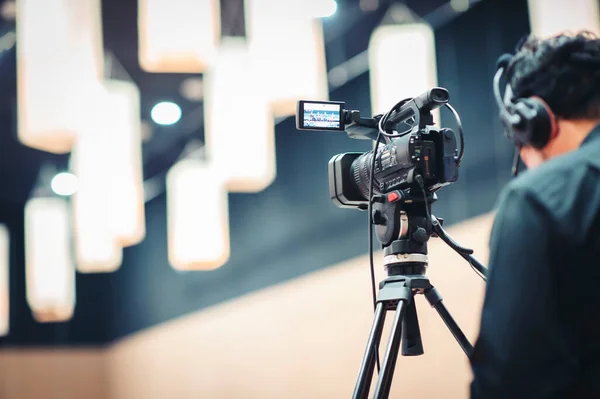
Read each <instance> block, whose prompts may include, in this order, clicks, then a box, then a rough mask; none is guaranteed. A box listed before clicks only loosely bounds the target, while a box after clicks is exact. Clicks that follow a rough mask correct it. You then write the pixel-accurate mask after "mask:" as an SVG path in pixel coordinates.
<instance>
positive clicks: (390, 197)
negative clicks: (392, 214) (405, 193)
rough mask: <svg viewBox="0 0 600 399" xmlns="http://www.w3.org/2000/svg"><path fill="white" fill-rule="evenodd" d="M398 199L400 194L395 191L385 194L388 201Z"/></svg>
mask: <svg viewBox="0 0 600 399" xmlns="http://www.w3.org/2000/svg"><path fill="white" fill-rule="evenodd" d="M398 199H400V195H399V194H398V193H397V192H396V191H394V192H391V193H389V194H388V195H387V200H388V202H396V201H398Z"/></svg>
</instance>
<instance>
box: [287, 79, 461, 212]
mask: <svg viewBox="0 0 600 399" xmlns="http://www.w3.org/2000/svg"><path fill="white" fill-rule="evenodd" d="M448 98H449V96H448V92H447V91H446V90H445V89H442V88H434V89H431V90H429V91H427V92H425V93H423V94H421V95H420V96H418V97H415V98H412V99H407V100H403V101H402V102H400V103H398V104H397V105H396V106H395V107H394V108H393V109H392V110H390V111H389V112H388V113H387V114H385V115H377V116H375V117H373V118H361V117H360V113H359V112H358V111H347V110H345V109H344V103H341V102H309V101H300V102H298V113H297V118H296V127H297V128H298V129H300V130H337V131H345V132H346V133H347V134H348V136H349V137H350V138H357V139H370V140H373V141H377V140H378V138H379V143H378V145H377V146H376V153H375V150H373V151H368V152H366V153H344V154H338V155H335V156H334V157H332V158H331V160H330V161H329V193H330V198H331V200H332V201H333V202H334V203H335V204H336V205H337V206H338V207H340V208H358V209H367V207H368V201H369V187H370V184H371V176H372V178H373V193H374V194H387V193H390V192H392V191H396V190H409V191H410V190H412V189H413V188H415V189H416V190H417V191H418V192H420V190H421V186H420V185H419V184H417V182H416V181H415V178H416V176H421V179H422V183H421V184H424V186H425V187H424V188H425V189H426V190H427V191H428V192H430V193H433V192H435V191H437V190H439V189H440V188H441V187H444V186H446V185H448V184H451V183H453V182H455V181H456V180H457V179H458V168H459V164H460V157H459V154H458V146H457V140H456V135H455V134H454V132H453V131H452V130H451V129H447V128H441V129H440V128H437V127H435V126H434V124H433V117H432V115H431V111H433V110H434V109H436V108H439V107H440V106H442V105H444V104H446V103H447V102H448ZM380 128H381V129H383V130H384V131H385V132H386V134H384V135H383V134H380ZM461 137H462V135H461ZM382 138H383V139H382ZM373 157H375V159H373ZM373 162H374V163H373ZM373 165H374V169H373V171H372V173H371V169H372V168H373Z"/></svg>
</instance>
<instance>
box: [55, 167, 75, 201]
mask: <svg viewBox="0 0 600 399" xmlns="http://www.w3.org/2000/svg"><path fill="white" fill-rule="evenodd" d="M51 187H52V191H54V192H55V193H56V194H58V195H63V196H69V195H73V194H75V193H76V192H77V189H78V188H79V179H78V178H77V176H75V175H74V174H72V173H68V172H62V173H59V174H57V175H56V176H54V178H53V179H52V183H51Z"/></svg>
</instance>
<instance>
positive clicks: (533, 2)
mask: <svg viewBox="0 0 600 399" xmlns="http://www.w3.org/2000/svg"><path fill="white" fill-rule="evenodd" d="M528 5H529V22H530V25H531V32H532V33H533V34H534V35H535V36H538V37H541V38H546V37H550V36H554V35H556V34H558V33H560V32H563V31H570V32H578V31H581V30H588V31H591V32H593V33H595V34H596V35H600V11H599V8H600V5H599V3H598V0H569V1H550V0H528Z"/></svg>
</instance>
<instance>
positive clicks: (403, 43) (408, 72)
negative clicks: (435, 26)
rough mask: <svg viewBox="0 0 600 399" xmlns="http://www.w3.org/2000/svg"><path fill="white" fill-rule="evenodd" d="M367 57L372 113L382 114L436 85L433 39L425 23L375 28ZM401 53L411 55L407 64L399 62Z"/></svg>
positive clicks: (402, 55) (431, 31) (429, 27)
mask: <svg viewBox="0 0 600 399" xmlns="http://www.w3.org/2000/svg"><path fill="white" fill-rule="evenodd" d="M368 54H369V69H370V84H371V109H372V113H373V114H378V113H385V112H387V111H388V110H389V109H390V108H391V107H392V106H394V104H396V103H397V102H398V101H399V100H401V99H403V98H408V97H415V96H418V95H419V94H421V93H423V92H425V91H426V90H429V89H430V88H432V87H435V86H437V68H436V57H435V40H434V34H433V30H432V28H431V26H429V25H427V24H406V25H384V26H380V27H378V28H377V29H375V31H374V32H373V34H372V35H371V39H370V41H369V49H368ZM405 54H411V61H410V62H403V59H404V57H405ZM434 115H435V113H434Z"/></svg>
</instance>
